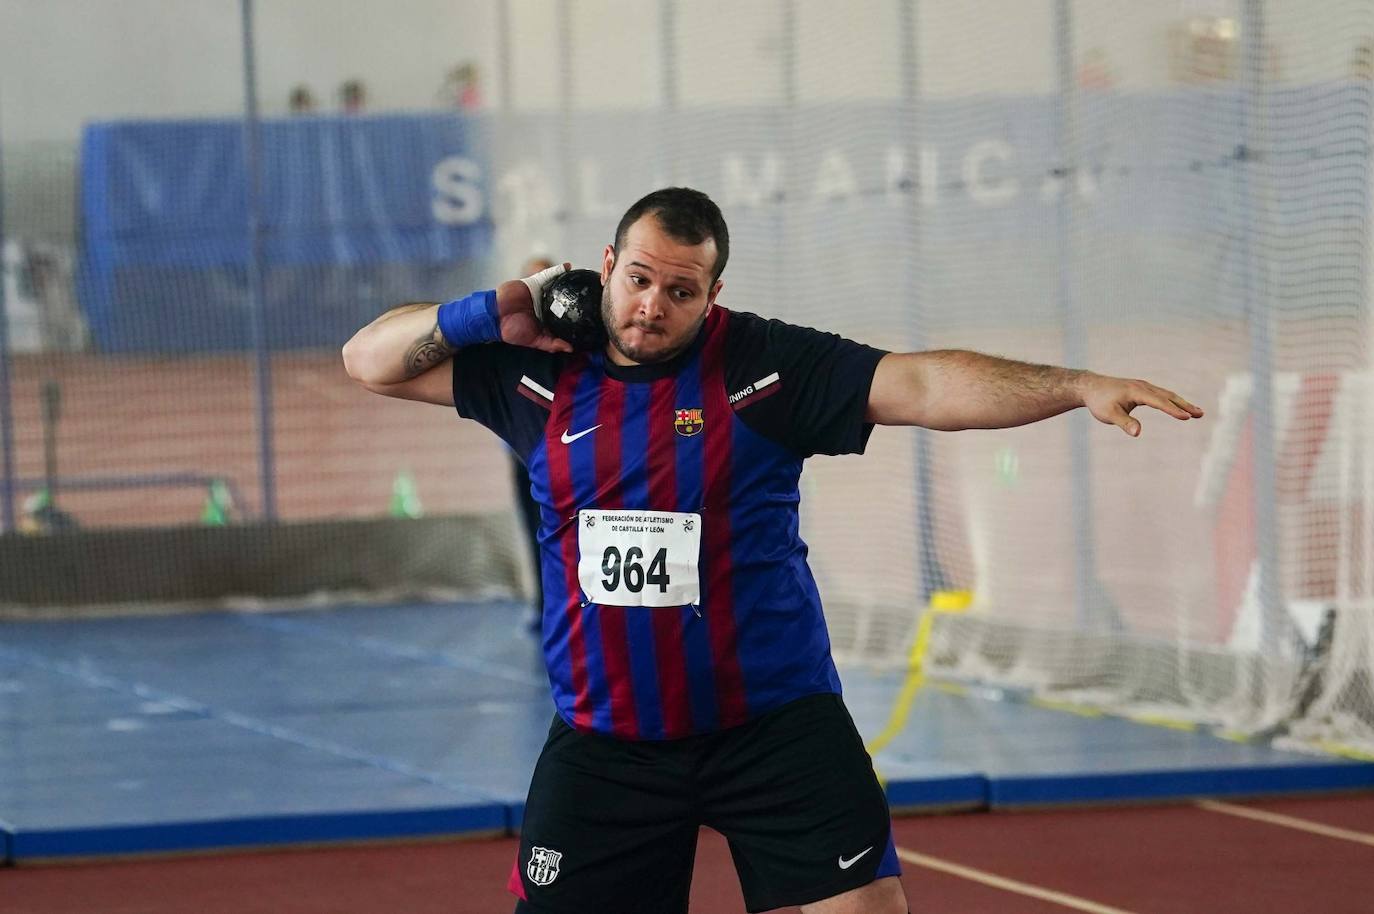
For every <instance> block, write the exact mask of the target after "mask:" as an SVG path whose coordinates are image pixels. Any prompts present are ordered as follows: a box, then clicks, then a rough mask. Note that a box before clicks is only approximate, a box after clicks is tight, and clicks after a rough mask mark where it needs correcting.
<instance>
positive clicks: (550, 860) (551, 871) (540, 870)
mask: <svg viewBox="0 0 1374 914" xmlns="http://www.w3.org/2000/svg"><path fill="white" fill-rule="evenodd" d="M562 859H563V854H562V853H561V852H559V851H551V850H549V849H548V848H547V847H536V848H531V850H530V863H529V866H527V867H525V875H526V876H528V877H530V882H533V883H534V884H535V885H548V884H549V883H550V882H553V881H554V880H555V879H557V878H558V861H560V860H562Z"/></svg>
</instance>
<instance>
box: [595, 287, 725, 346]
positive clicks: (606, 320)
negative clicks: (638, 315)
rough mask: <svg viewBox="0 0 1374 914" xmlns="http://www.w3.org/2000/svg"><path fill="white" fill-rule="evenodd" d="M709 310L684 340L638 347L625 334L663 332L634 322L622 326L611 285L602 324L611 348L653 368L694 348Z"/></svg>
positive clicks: (604, 300) (604, 297) (603, 297)
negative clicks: (693, 344) (618, 320)
mask: <svg viewBox="0 0 1374 914" xmlns="http://www.w3.org/2000/svg"><path fill="white" fill-rule="evenodd" d="M709 310H710V309H709V308H703V309H702V311H701V316H700V317H698V318H697V319H696V321H695V322H694V323H693V324H692V326H691V328H690V329H688V331H687V332H686V333H684V334H683V335H682V338H681V339H679V340H677V341H675V342H668V343H667V344H665V345H664V346H663V347H662V348H659V349H653V350H646V349H645V347H643V346H636V345H634V344H633V343H630V342H629V341H628V340H626V339H625V338H624V336H623V335H622V334H623V332H624V331H625V330H629V329H631V328H636V329H638V330H640V331H642V332H645V333H652V334H657V335H659V336H662V335H663V331H662V330H661V329H659V328H657V327H654V326H653V325H650V324H642V323H640V322H638V321H636V320H633V319H632V320H630V321H628V322H626V323H624V324H620V323H618V322H617V321H616V319H615V305H614V303H613V302H612V301H611V287H610V284H609V283H607V284H606V285H605V286H604V287H602V289H601V322H602V323H603V324H605V325H606V336H607V337H608V338H609V339H610V342H611V345H612V346H614V347H615V348H616V351H617V352H619V353H620V354H621V355H623V356H625V358H627V359H629V360H630V361H632V362H637V363H638V364H640V365H653V364H655V363H658V362H666V361H668V360H669V359H671V358H673V357H675V356H677V355H680V354H681V353H682V352H683V351H685V350H686V349H687V347H688V346H690V345H692V341H693V340H695V339H696V338H697V333H699V332H700V331H701V325H702V324H704V323H705V322H706V313H707V312H708V311H709Z"/></svg>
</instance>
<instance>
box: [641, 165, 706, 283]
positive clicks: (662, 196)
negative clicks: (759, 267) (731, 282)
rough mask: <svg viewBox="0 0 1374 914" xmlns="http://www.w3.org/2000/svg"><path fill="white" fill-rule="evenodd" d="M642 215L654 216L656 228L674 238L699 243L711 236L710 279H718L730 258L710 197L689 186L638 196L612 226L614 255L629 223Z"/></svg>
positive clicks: (666, 188) (689, 242)
mask: <svg viewBox="0 0 1374 914" xmlns="http://www.w3.org/2000/svg"><path fill="white" fill-rule="evenodd" d="M646 215H652V216H653V217H654V218H656V219H657V220H658V224H659V227H661V228H662V229H663V231H664V232H665V233H667V235H668V237H669V238H672V239H674V240H676V241H682V242H685V243H687V244H701V243H702V242H703V241H705V240H706V239H707V238H711V239H714V240H715V242H716V263H715V269H714V271H713V273H714V275H713V276H712V277H711V282H713V283H714V282H715V281H716V280H717V279H720V274H721V273H724V272H725V262H726V261H727V260H729V259H730V230H729V229H728V228H726V226H725V217H724V216H722V215H721V214H720V207H719V206H716V204H715V201H714V200H712V199H711V198H710V197H708V196H706V195H705V194H703V193H702V192H701V191H699V190H693V189H692V188H690V187H665V188H663V189H662V190H656V191H654V192H653V193H651V194H646V195H645V196H643V197H640V198H639V200H637V201H636V202H635V204H634V205H633V206H631V207H630V208H629V209H627V210H626V211H625V215H623V216H621V217H620V224H619V225H617V226H616V228H615V253H616V256H619V255H620V249H621V247H623V246H624V244H625V233H626V232H628V231H629V230H630V226H632V225H634V224H635V223H636V222H638V221H639V220H640V219H641V218H643V217H644V216H646Z"/></svg>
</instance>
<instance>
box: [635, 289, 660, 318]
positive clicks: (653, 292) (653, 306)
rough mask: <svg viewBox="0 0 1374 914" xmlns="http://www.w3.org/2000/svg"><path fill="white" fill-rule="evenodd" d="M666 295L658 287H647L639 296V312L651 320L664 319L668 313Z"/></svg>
mask: <svg viewBox="0 0 1374 914" xmlns="http://www.w3.org/2000/svg"><path fill="white" fill-rule="evenodd" d="M665 304H666V302H665V296H664V294H663V293H662V292H660V291H658V290H657V289H653V288H649V289H645V290H644V291H643V292H642V293H640V296H639V313H640V315H642V316H643V317H645V318H647V319H649V320H655V321H656V320H662V319H663V315H664V314H665V313H666V309H665V307H664V305H665Z"/></svg>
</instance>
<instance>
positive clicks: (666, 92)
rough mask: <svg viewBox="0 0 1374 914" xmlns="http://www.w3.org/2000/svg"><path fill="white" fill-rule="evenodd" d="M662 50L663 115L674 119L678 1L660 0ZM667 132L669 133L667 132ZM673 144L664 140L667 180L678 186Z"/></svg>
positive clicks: (659, 40)
mask: <svg viewBox="0 0 1374 914" xmlns="http://www.w3.org/2000/svg"><path fill="white" fill-rule="evenodd" d="M658 50H659V54H658V57H659V61H660V64H661V66H660V69H659V72H660V74H661V76H662V79H663V115H664V119H665V121H668V122H671V120H672V116H673V114H674V113H675V112H676V111H677V107H678V87H677V4H676V2H674V0H659V3H658ZM664 135H665V136H666V135H667V132H666V131H665V132H664ZM672 148H673V145H672V144H671V143H660V144H659V149H660V150H661V152H660V155H661V156H662V160H663V166H664V167H663V180H664V181H665V182H666V183H667V184H668V185H676V184H677V183H678V181H677V172H678V169H677V161H676V160H675V159H674V158H673V155H672Z"/></svg>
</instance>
